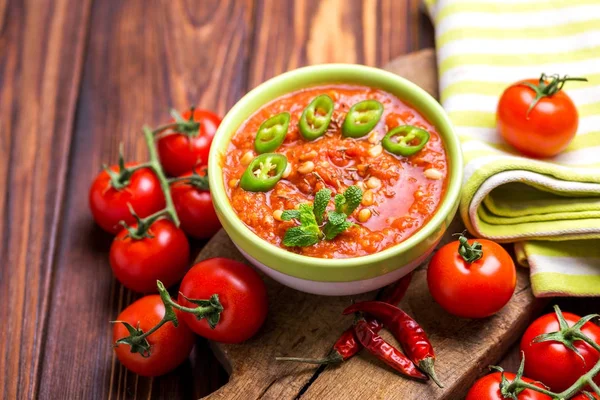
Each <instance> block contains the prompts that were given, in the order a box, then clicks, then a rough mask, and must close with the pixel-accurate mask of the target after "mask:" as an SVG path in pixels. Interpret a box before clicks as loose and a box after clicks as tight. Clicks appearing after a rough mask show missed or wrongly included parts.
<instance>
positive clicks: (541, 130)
mask: <svg viewBox="0 0 600 400" xmlns="http://www.w3.org/2000/svg"><path fill="white" fill-rule="evenodd" d="M579 79H580V78H568V79H567V80H579ZM561 81H562V84H564V78H559V77H558V76H553V77H550V78H549V79H548V78H547V77H546V76H545V75H542V78H541V79H539V80H537V79H528V80H524V81H520V82H517V83H515V84H513V85H511V86H509V87H508V88H507V89H506V90H505V91H504V93H502V96H501V97H500V101H499V102H498V109H497V119H498V131H499V132H500V134H501V135H502V137H503V138H504V140H506V141H507V142H508V143H509V144H510V145H512V146H513V147H515V148H516V149H517V150H519V151H520V152H521V153H523V154H525V155H527V156H531V157H552V156H555V155H557V154H558V153H560V152H561V151H563V150H564V149H565V148H566V147H567V146H568V145H569V143H570V142H571V140H573V137H575V134H576V133H577V126H578V124H579V116H578V114H577V108H576V107H575V104H574V103H573V101H572V100H571V98H570V97H569V96H568V95H567V94H565V93H564V92H563V91H561V90H560V89H561V88H562V84H561V83H560V82H561ZM540 96H541V97H540ZM537 98H539V100H537V103H535V102H536V99H537ZM534 103H535V104H534ZM532 105H533V106H532Z"/></svg>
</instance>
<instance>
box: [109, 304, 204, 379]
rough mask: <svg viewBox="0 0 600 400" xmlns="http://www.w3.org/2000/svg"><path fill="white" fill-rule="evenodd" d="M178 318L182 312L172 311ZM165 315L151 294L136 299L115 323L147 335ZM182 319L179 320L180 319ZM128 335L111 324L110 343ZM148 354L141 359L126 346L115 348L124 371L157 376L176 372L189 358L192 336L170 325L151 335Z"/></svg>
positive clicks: (182, 327)
mask: <svg viewBox="0 0 600 400" xmlns="http://www.w3.org/2000/svg"><path fill="white" fill-rule="evenodd" d="M175 312H176V313H177V317H178V318H179V319H180V317H181V313H180V312H178V311H175ZM164 315H165V306H164V304H163V302H162V300H161V298H160V296H159V295H157V294H155V295H150V296H145V297H142V298H141V299H139V300H137V301H136V302H134V303H133V304H131V305H130V306H128V307H127V308H126V309H125V310H123V311H122V312H121V314H119V316H118V317H117V321H125V322H128V323H129V324H130V325H132V326H133V327H135V328H139V329H141V330H142V331H144V332H148V330H150V329H151V328H153V327H154V326H156V325H157V324H158V323H159V322H160V320H161V319H162V318H163V316H164ZM180 320H181V319H180ZM128 335H129V332H128V331H127V328H126V327H125V325H123V324H120V323H115V324H114V325H113V342H116V341H117V340H119V339H121V338H124V337H126V336H128ZM146 339H147V340H148V343H149V344H150V346H151V347H150V348H151V350H150V355H149V356H147V357H144V356H142V355H141V354H140V353H132V352H131V347H130V346H129V345H127V344H119V345H118V346H116V347H115V353H116V355H117V358H118V359H119V361H120V362H121V364H123V365H124V366H125V367H126V368H127V369H129V370H130V371H132V372H135V373H136V374H138V375H142V376H159V375H163V374H166V373H167V372H169V371H171V370H173V369H175V368H176V367H177V366H178V365H179V364H181V363H182V362H183V361H185V359H186V358H187V357H188V355H189V354H190V352H191V351H192V347H193V346H194V341H195V336H194V333H193V332H192V331H191V330H190V329H189V328H188V327H187V326H186V324H182V323H180V324H179V325H178V326H177V327H175V326H174V325H173V324H172V323H171V322H168V323H166V324H165V325H163V326H162V327H160V329H158V330H157V331H155V332H153V333H152V334H150V335H149V336H148V337H147V338H146Z"/></svg>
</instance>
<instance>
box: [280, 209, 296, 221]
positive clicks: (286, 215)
mask: <svg viewBox="0 0 600 400" xmlns="http://www.w3.org/2000/svg"><path fill="white" fill-rule="evenodd" d="M281 219H282V220H284V221H291V220H292V219H300V211H298V210H285V211H284V212H282V213H281Z"/></svg>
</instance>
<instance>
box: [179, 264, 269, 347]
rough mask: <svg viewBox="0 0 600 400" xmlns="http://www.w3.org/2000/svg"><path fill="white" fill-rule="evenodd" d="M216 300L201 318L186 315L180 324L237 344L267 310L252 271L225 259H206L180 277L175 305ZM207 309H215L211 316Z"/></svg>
mask: <svg viewBox="0 0 600 400" xmlns="http://www.w3.org/2000/svg"><path fill="white" fill-rule="evenodd" d="M214 297H216V298H217V302H220V305H221V306H220V307H217V306H213V305H210V304H207V303H202V304H206V307H207V310H206V312H205V315H208V316H203V317H202V318H201V319H198V318H197V317H196V315H194V314H192V313H189V312H186V313H184V314H183V315H182V319H183V321H185V323H186V324H187V325H188V326H189V327H190V329H192V330H193V331H194V332H196V333H197V334H198V335H200V336H203V337H205V338H207V339H210V340H214V341H217V342H224V343H240V342H243V341H245V340H247V339H249V338H251V337H252V336H254V335H255V334H256V332H258V330H259V329H260V327H261V326H262V324H263V323H264V321H265V318H266V316H267V309H268V300H267V290H266V287H265V284H264V282H263V281H262V279H261V278H260V276H259V275H258V273H257V272H256V271H254V269H252V268H251V267H249V266H248V265H246V264H243V263H241V262H238V261H234V260H229V259H227V258H210V259H207V260H204V261H201V262H199V263H198V264H196V265H194V266H193V267H192V268H191V269H190V270H189V271H188V273H187V274H186V275H185V276H184V278H183V280H182V281H181V286H180V287H179V298H178V299H177V302H178V303H179V304H180V305H181V306H183V307H187V308H194V307H197V306H198V305H202V304H201V303H199V302H196V303H194V302H193V301H192V300H190V299H208V298H214ZM209 307H215V308H220V309H215V310H214V311H215V313H212V314H211V311H210V310H208V308H209Z"/></svg>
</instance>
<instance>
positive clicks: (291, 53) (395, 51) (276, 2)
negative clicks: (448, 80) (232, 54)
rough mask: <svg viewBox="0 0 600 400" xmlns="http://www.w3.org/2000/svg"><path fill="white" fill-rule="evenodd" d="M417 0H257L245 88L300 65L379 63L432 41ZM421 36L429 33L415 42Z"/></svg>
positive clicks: (377, 64) (431, 43) (379, 64)
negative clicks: (247, 79)
mask: <svg viewBox="0 0 600 400" xmlns="http://www.w3.org/2000/svg"><path fill="white" fill-rule="evenodd" d="M418 4H419V1H418V0H410V1H409V0H407V1H395V0H364V1H346V0H306V1H295V0H260V1H259V2H258V4H257V7H256V24H255V34H254V44H253V51H252V58H251V62H250V66H249V82H248V84H249V87H251V88H252V87H255V86H256V85H258V84H259V83H261V82H264V81H265V80H266V79H269V78H271V77H273V76H275V75H278V74H280V73H282V72H285V71H288V70H290V69H294V68H298V67H301V66H304V65H312V64H321V63H331V62H336V63H359V64H366V65H371V66H382V65H385V64H386V63H388V62H389V61H391V60H392V59H394V58H396V57H398V56H400V55H402V54H405V53H407V52H410V51H414V50H418V49H420V48H423V47H428V46H429V47H431V46H432V45H433V42H432V38H431V34H430V33H423V32H424V31H426V30H431V26H430V25H427V24H423V19H421V17H422V13H421V12H420V11H419V8H418ZM422 36H424V37H426V38H429V39H425V40H424V41H422V42H421V41H420V40H419V38H421V37H422Z"/></svg>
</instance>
